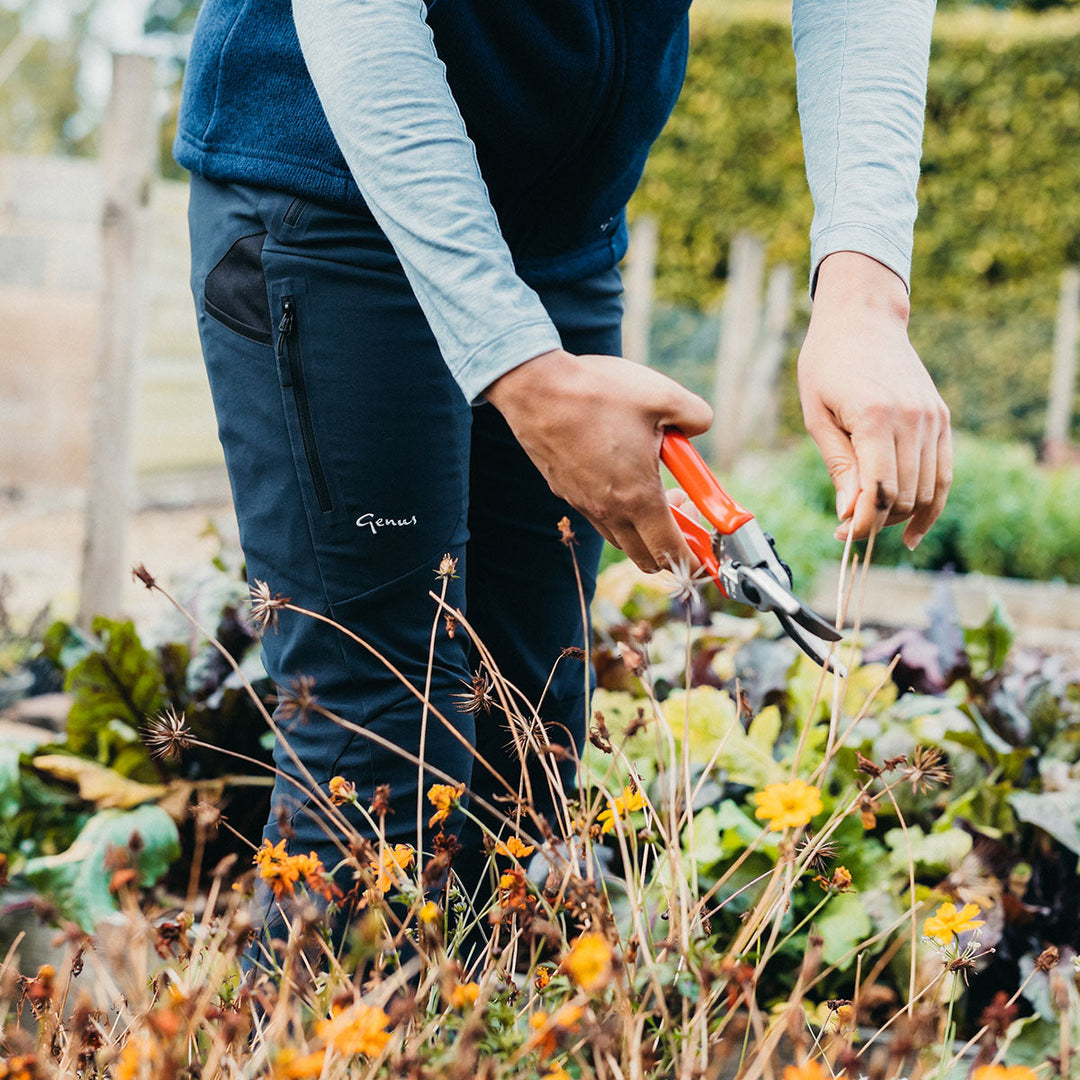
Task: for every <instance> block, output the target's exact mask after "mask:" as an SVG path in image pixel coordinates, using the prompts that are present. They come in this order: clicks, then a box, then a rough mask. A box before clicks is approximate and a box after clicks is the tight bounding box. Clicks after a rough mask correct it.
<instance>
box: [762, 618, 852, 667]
mask: <svg viewBox="0 0 1080 1080" xmlns="http://www.w3.org/2000/svg"><path fill="white" fill-rule="evenodd" d="M774 614H775V615H776V617H777V619H778V620H779V621H780V625H781V626H782V627H783V628H784V633H786V634H787V636H788V637H789V638H791V640H792V641H794V642H795V644H796V645H798V646H799V648H800V649H802V651H803V652H804V653H806V655H807V656H809V657H810V659H811V660H813V661H814V662H815V663H816V664H819V665H820V666H821V667H823V668H824V669H825V670H826V671H831V672H832V673H833V674H834V675H839V676H840V678H842V679H846V678H847V668H846V667H844V665H843V664H841V663H840V662H839V661H838V660H835V659H834V658H833V657H832V656H831V652H832V650H831V649H830V648H829V646H828V645H827V644H826V643H825V642H824V641H822V640H821V639H820V638H818V637H817V636H815V635H814V634H809V633H806V632H805V631H804V630H803V629H802V627H800V626H798V625H797V624H796V623H794V622H793V621H792V620H791V619H790V618H788V616H787V615H785V614H784V613H783V612H782V611H777V612H774Z"/></svg>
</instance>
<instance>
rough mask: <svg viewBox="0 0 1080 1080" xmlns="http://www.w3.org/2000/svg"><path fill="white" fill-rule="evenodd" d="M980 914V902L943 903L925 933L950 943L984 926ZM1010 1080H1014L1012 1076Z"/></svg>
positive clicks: (942, 942) (927, 922) (942, 941)
mask: <svg viewBox="0 0 1080 1080" xmlns="http://www.w3.org/2000/svg"><path fill="white" fill-rule="evenodd" d="M978 914H979V905H978V904H965V905H964V906H963V907H962V908H961V909H960V910H959V911H957V910H956V905H955V904H942V905H941V907H939V908H938V909H937V911H935V912H934V914H933V915H931V916H930V918H929V919H927V920H926V926H925V927H924V933H925V934H926V936H927V937H932V938H937V940H938V941H940V942H941V944H942V945H948V944H949V942H950V941H952V939H953V938H954V937H955V936H956V935H957V934H962V933H963V932H964V931H965V930H974V929H975V928H976V927H977V926H982V924H983V923H984V922H985V920H984V919H976V918H975V916H976V915H978ZM1010 1080H1012V1078H1011V1077H1010Z"/></svg>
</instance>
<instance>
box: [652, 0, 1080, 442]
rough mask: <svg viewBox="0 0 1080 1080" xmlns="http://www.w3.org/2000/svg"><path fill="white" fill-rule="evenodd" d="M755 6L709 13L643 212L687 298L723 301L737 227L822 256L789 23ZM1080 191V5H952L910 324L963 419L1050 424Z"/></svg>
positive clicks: (801, 264)
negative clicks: (1063, 286) (1060, 301)
mask: <svg viewBox="0 0 1080 1080" xmlns="http://www.w3.org/2000/svg"><path fill="white" fill-rule="evenodd" d="M709 10H711V9H709ZM735 10H736V11H740V10H741V11H743V12H745V10H746V9H745V8H742V9H740V8H739V7H738V6H736V9H735ZM750 10H751V11H752V12H754V13H755V17H747V16H746V15H745V14H744V15H743V16H742V18H741V21H728V20H725V19H724V18H722V17H721V16H719V15H717V16H713V15H708V16H706V17H704V18H699V19H698V20H697V22H696V26H695V31H694V35H693V43H692V51H691V56H690V61H689V66H688V71H687V81H686V89H685V90H684V93H683V96H682V98H681V100H680V102H679V106H678V108H677V109H676V111H675V114H674V115H673V117H672V119H671V121H670V123H669V125H668V128H667V130H666V131H665V133H664V135H663V136H662V137H661V139H660V141H659V142H658V144H657V146H656V148H655V150H654V152H653V155H652V157H651V159H650V161H649V165H648V167H647V169H646V173H645V177H644V180H643V182H642V185H641V188H640V189H639V191H638V194H637V195H636V196H635V200H634V204H633V208H632V209H633V212H634V213H635V214H643V213H648V214H651V215H654V216H655V217H656V218H657V219H658V220H659V223H660V235H661V246H660V256H659V266H658V282H657V291H658V295H659V297H660V298H661V299H662V300H663V301H666V302H668V303H671V304H674V305H679V306H685V307H690V308H696V309H698V310H708V309H711V308H714V307H715V306H716V304H717V302H718V301H719V299H720V297H721V295H722V291H723V285H724V279H725V277H726V273H727V266H726V261H725V260H726V256H727V251H728V247H729V244H730V241H731V237H732V236H733V235H734V233H736V232H738V231H739V230H743V229H750V230H752V231H754V232H757V233H758V234H759V235H761V236H762V238H763V239H765V240H766V241H767V243H768V249H769V257H770V259H772V260H774V261H778V260H788V261H790V262H792V263H793V264H794V265H795V266H796V267H797V269H798V271H799V273H800V275H803V274H805V271H806V269H807V262H808V258H809V244H808V239H807V233H808V230H809V225H810V218H811V215H812V204H811V201H810V196H809V193H808V192H807V189H806V182H805V178H804V175H803V158H802V146H801V141H800V136H799V128H798V120H797V115H796V106H795V65H794V60H793V58H792V55H791V47H790V26H789V25H788V24H787V23H786V22H784V21H783V19H782V18H780V17H778V16H777V14H776V12H777V9H776V8H775V7H774V6H773V5H768V4H767V5H754V6H752V7H751V9H750ZM1078 192H1080V18H1078V17H1077V15H1076V14H1075V13H1070V12H1066V13H1057V14H1053V15H1044V16H1030V15H1028V16H1020V15H1015V14H1013V15H1009V14H1007V13H994V12H987V11H971V10H962V11H955V12H953V11H950V12H946V13H944V14H941V15H939V17H938V21H937V30H936V34H935V40H934V47H933V57H932V61H931V69H930V87H929V95H928V103H927V127H926V140H925V152H924V158H923V179H922V183H921V185H920V204H921V212H920V218H919V223H918V225H917V228H916V240H915V261H914V267H913V303H914V308H915V315H914V317H913V321H912V336H913V340H914V341H915V344H916V346H917V347H918V348H919V349H920V352H921V353H922V354H923V356H924V358H925V359H926V362H927V364H928V366H929V367H930V368H931V370H932V371H933V372H934V374H935V377H936V378H937V379H938V381H939V383H940V385H941V386H942V389H943V392H944V393H945V396H946V398H947V399H948V400H949V403H950V405H951V406H952V407H953V411H954V415H955V416H956V418H957V422H958V423H959V424H961V425H962V426H964V427H967V428H970V429H972V430H975V431H980V432H984V433H986V434H988V435H993V436H996V437H1019V438H1026V439H1031V440H1035V439H1037V438H1038V437H1039V436H1040V434H1041V429H1042V421H1043V410H1044V404H1045V396H1046V388H1047V384H1048V379H1049V364H1050V349H1051V341H1052V334H1053V318H1054V311H1055V306H1056V302H1057V295H1058V288H1059V280H1060V273H1061V270H1062V268H1063V267H1064V266H1065V265H1066V264H1068V263H1070V262H1080V198H1078V197H1077V193H1078ZM801 280H805V278H804V277H802V278H801Z"/></svg>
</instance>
